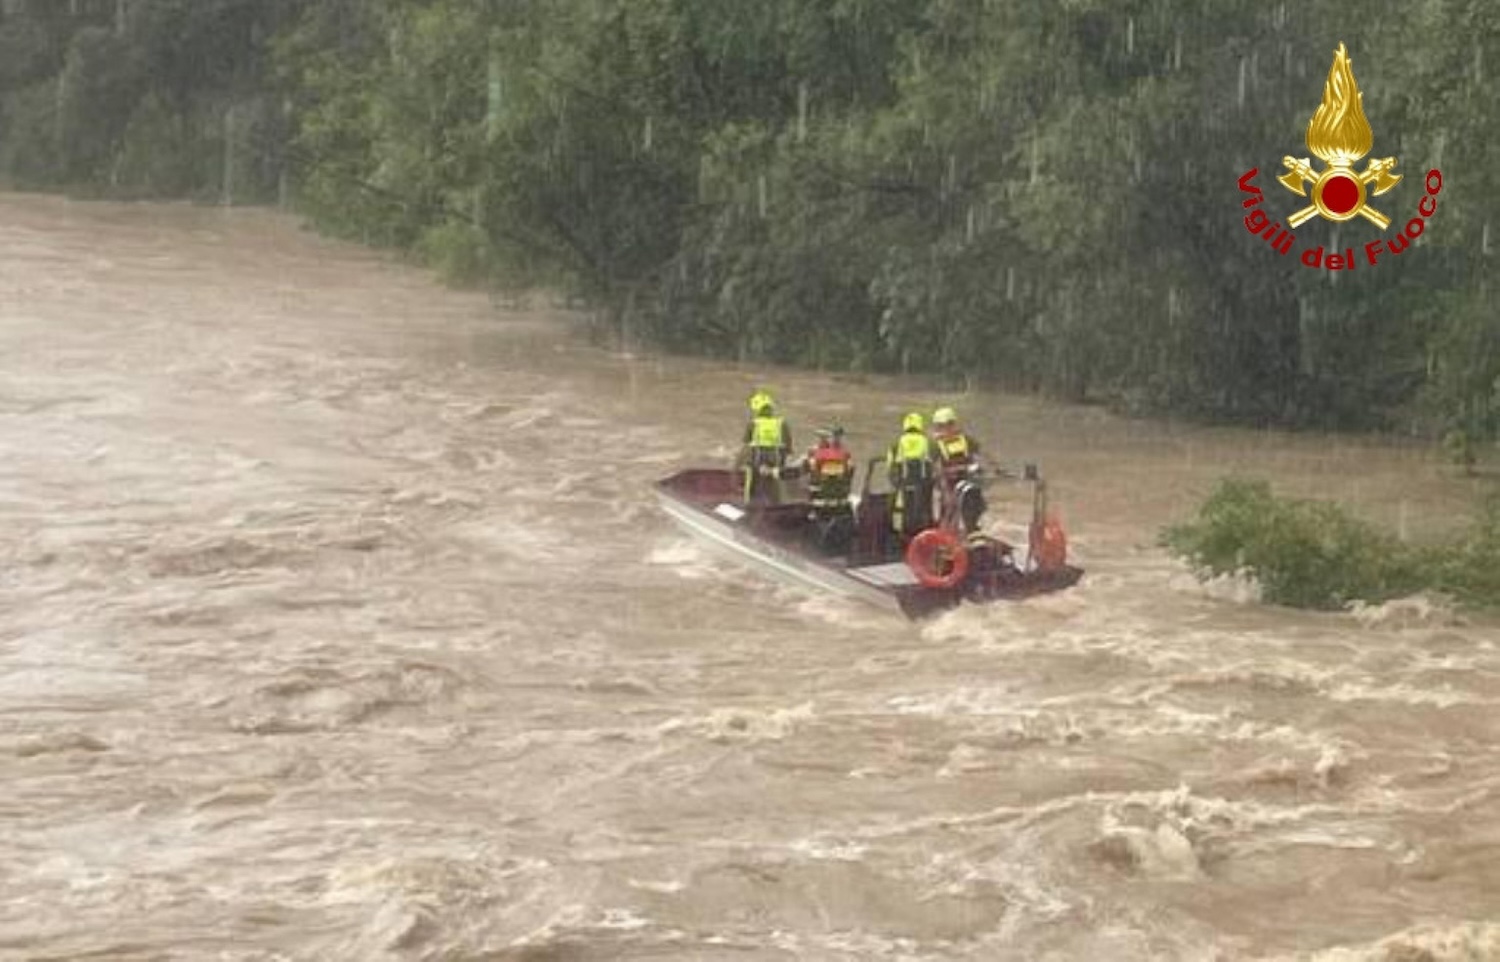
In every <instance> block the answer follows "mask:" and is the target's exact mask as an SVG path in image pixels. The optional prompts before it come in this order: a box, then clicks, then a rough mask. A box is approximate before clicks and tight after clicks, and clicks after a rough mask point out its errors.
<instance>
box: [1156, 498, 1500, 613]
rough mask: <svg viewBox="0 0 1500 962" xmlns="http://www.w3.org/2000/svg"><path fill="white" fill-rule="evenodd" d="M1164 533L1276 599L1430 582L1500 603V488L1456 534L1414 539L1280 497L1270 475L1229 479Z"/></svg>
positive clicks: (1322, 599) (1378, 594) (1336, 600)
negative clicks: (1189, 517) (1423, 542)
mask: <svg viewBox="0 0 1500 962" xmlns="http://www.w3.org/2000/svg"><path fill="white" fill-rule="evenodd" d="M1162 542H1163V544H1164V545H1166V546H1167V547H1169V548H1171V549H1172V551H1173V552H1174V553H1176V554H1178V555H1180V556H1181V557H1183V558H1185V559H1186V560H1188V561H1189V562H1190V563H1191V564H1193V565H1194V566H1195V567H1197V568H1198V569H1199V570H1200V571H1201V572H1202V573H1203V574H1205V575H1212V576H1218V575H1226V574H1246V575H1249V576H1251V577H1254V578H1255V579H1256V580H1257V581H1258V582H1259V584H1260V586H1261V590H1262V595H1263V597H1264V598H1265V600H1267V601H1270V602H1273V603H1275V604H1282V605H1289V606H1292V607H1297V608H1323V609H1338V608H1342V607H1345V606H1346V605H1348V604H1349V603H1350V602H1352V601H1365V602H1372V603H1375V602H1381V601H1387V600H1389V599H1392V598H1397V597H1401V596H1404V595H1410V594H1414V593H1416V592H1418V591H1424V590H1434V591H1439V592H1443V593H1446V594H1450V595H1452V596H1454V597H1456V598H1457V599H1459V600H1460V601H1463V602H1465V603H1468V604H1471V605H1475V606H1495V605H1500V497H1496V498H1492V499H1491V500H1490V501H1489V502H1488V503H1487V505H1486V506H1485V509H1484V511H1483V513H1482V514H1481V516H1480V518H1479V519H1478V520H1477V521H1476V523H1475V524H1474V525H1473V526H1472V528H1471V529H1470V530H1469V532H1467V533H1466V534H1465V535H1464V536H1462V537H1460V538H1459V539H1458V540H1457V541H1456V542H1454V543H1451V544H1446V545H1434V546H1411V545H1407V544H1405V543H1403V542H1401V541H1400V540H1399V539H1397V538H1395V537H1393V536H1391V535H1389V534H1386V533H1384V532H1381V531H1379V530H1377V529H1375V528H1373V527H1371V526H1370V525H1368V524H1365V523H1364V522H1361V521H1359V520H1358V519H1356V518H1353V517H1351V516H1350V515H1349V514H1347V513H1346V512H1345V511H1343V510H1342V509H1340V508H1339V507H1337V506H1335V505H1332V504H1328V503H1324V502H1317V501H1298V500H1290V499H1285V498H1278V497H1276V496H1274V495H1273V494H1272V493H1271V487H1270V485H1269V484H1268V483H1266V482H1264V481H1245V480H1227V481H1224V482H1222V483H1221V484H1220V485H1219V487H1218V489H1217V490H1215V491H1214V493H1213V494H1212V495H1211V496H1210V497H1209V498H1208V500H1207V501H1206V502H1205V503H1204V504H1203V506H1202V507H1201V508H1200V509H1199V512H1198V517H1197V519H1196V520H1194V521H1192V522H1189V523H1186V524H1182V525H1178V526H1175V527H1172V528H1169V529H1167V530H1166V531H1165V532H1164V533H1163V535H1162Z"/></svg>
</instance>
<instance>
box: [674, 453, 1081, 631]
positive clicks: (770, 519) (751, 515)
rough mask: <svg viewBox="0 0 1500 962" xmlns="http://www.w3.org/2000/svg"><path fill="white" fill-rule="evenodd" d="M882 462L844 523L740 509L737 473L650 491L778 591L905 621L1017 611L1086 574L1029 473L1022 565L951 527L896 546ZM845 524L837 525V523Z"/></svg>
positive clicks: (702, 471)
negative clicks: (786, 587)
mask: <svg viewBox="0 0 1500 962" xmlns="http://www.w3.org/2000/svg"><path fill="white" fill-rule="evenodd" d="M881 464H883V461H882V460H881V459H875V460H872V461H871V462H870V463H869V464H868V465H867V466H866V468H865V472H864V483H863V485H862V487H861V490H860V493H859V494H858V495H856V496H853V497H851V498H850V499H849V500H850V511H849V512H848V513H847V515H845V516H844V518H843V519H840V518H830V517H829V516H828V515H827V514H826V513H825V514H822V515H820V514H819V513H818V512H815V511H814V510H813V506H812V505H811V503H809V502H808V501H806V500H793V501H783V502H781V503H779V504H745V503H744V500H743V493H744V481H743V475H742V474H741V472H739V471H736V470H730V469H724V468H690V469H688V470H684V471H679V472H677V473H676V474H673V475H671V476H670V477H667V478H663V479H662V480H660V481H658V482H657V484H656V496H657V501H658V503H659V504H660V505H661V508H662V510H664V511H665V512H666V513H667V515H668V516H670V517H671V518H672V519H673V520H674V521H676V522H677V523H678V524H679V525H681V526H682V527H683V528H684V529H686V530H687V531H688V532H689V533H690V534H692V535H694V536H695V537H697V538H698V539H699V540H701V541H703V542H705V543H707V544H708V545H710V546H711V547H714V548H717V549H720V550H722V551H723V552H725V553H728V554H730V555H732V556H734V557H736V558H737V559H739V560H741V561H744V562H747V563H749V564H752V565H754V566H755V567H757V568H759V569H761V570H763V571H765V572H767V573H768V574H770V575H772V576H773V577H775V578H777V579H778V580H781V581H783V582H787V583H791V584H795V585H798V586H801V587H804V588H811V589H813V590H817V591H828V592H833V593H835V594H838V595H842V596H844V597H847V598H852V599H856V600H859V601H863V602H866V603H869V604H872V605H875V606H877V607H880V608H884V609H887V610H890V611H893V612H900V613H902V614H904V615H906V616H907V617H910V618H923V617H927V616H930V615H933V614H936V613H938V612H941V611H944V610H946V609H950V608H953V607H956V606H958V605H960V604H962V603H964V602H966V601H967V602H973V603H979V604H984V603H989V602H995V601H1016V600H1020V599H1024V598H1030V597H1034V596H1036V595H1040V594H1046V593H1049V592H1054V591H1060V590H1063V589H1065V588H1070V587H1072V586H1073V585H1075V584H1077V583H1078V580H1079V579H1080V578H1082V577H1083V573H1084V572H1083V569H1082V568H1079V567H1076V566H1074V565H1072V564H1069V563H1068V560H1067V538H1066V535H1065V534H1064V532H1063V530H1062V526H1061V524H1060V523H1059V521H1058V520H1057V517H1056V516H1055V514H1053V513H1052V512H1050V511H1049V510H1048V509H1047V499H1046V485H1045V483H1044V482H1043V481H1042V479H1041V478H1040V476H1039V475H1038V474H1037V472H1036V470H1035V467H1034V466H1033V465H1028V466H1027V469H1026V474H1025V480H1028V481H1030V482H1032V485H1033V487H1032V522H1031V525H1030V527H1029V535H1028V545H1027V549H1026V551H1025V556H1024V557H1020V558H1018V557H1017V551H1016V549H1015V548H1014V547H1013V546H1012V545H1010V544H1008V543H1006V542H1005V541H1003V540H1001V539H999V538H996V537H993V536H990V535H985V534H970V535H968V536H967V537H964V536H961V535H960V534H959V533H958V532H957V531H955V530H952V529H951V528H949V527H944V526H938V527H933V528H929V529H928V530H926V531H923V532H922V533H920V534H919V535H917V536H916V537H915V538H913V539H911V541H910V542H909V543H908V544H905V545H903V544H901V539H899V538H898V537H897V536H896V533H895V531H894V530H893V528H892V525H891V500H892V495H891V493H890V492H879V493H877V492H873V491H872V490H871V481H872V479H873V478H874V477H875V476H876V475H877V473H878V468H879V466H880V465H881ZM841 521H842V523H841Z"/></svg>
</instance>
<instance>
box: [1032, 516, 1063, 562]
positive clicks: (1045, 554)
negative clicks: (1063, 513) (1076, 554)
mask: <svg viewBox="0 0 1500 962" xmlns="http://www.w3.org/2000/svg"><path fill="white" fill-rule="evenodd" d="M1031 557H1032V558H1034V559H1035V560H1036V566H1037V568H1039V569H1040V570H1042V571H1056V570H1057V569H1058V568H1061V567H1063V566H1064V565H1065V564H1067V563H1068V536H1067V534H1066V533H1065V532H1064V531H1063V526H1062V522H1060V521H1058V520H1057V516H1056V515H1053V514H1049V515H1047V518H1046V520H1044V521H1042V522H1041V524H1033V525H1032V526H1031Z"/></svg>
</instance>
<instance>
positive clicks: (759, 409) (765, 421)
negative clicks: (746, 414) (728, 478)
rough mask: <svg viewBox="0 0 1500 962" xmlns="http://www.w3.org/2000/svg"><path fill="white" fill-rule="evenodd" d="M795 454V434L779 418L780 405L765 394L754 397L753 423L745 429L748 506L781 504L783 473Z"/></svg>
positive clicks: (743, 451) (743, 454) (743, 463)
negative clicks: (777, 407) (793, 452)
mask: <svg viewBox="0 0 1500 962" xmlns="http://www.w3.org/2000/svg"><path fill="white" fill-rule="evenodd" d="M791 451H792V431H791V428H789V427H787V423H786V420H785V419H784V418H780V417H777V416H776V402H775V400H773V399H772V397H771V395H769V394H767V393H766V392H765V391H756V392H755V394H753V395H751V397H750V423H749V424H747V425H745V440H744V447H743V448H742V449H741V451H740V458H739V460H740V464H741V466H742V467H743V469H744V472H745V495H744V496H745V503H746V504H752V503H758V504H765V503H770V504H778V503H780V501H781V473H782V470H783V469H784V468H785V467H786V459H787V456H788V455H789V454H790V453H791Z"/></svg>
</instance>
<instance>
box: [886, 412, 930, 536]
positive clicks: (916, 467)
mask: <svg viewBox="0 0 1500 962" xmlns="http://www.w3.org/2000/svg"><path fill="white" fill-rule="evenodd" d="M926 427H927V426H926V424H925V423H924V422H923V420H922V415H920V414H916V413H912V414H908V415H907V416H906V417H905V418H903V419H902V421H901V436H900V437H898V438H897V439H896V443H895V444H892V445H891V449H890V451H889V452H888V453H887V454H886V457H885V465H886V470H887V472H888V473H889V475H890V480H891V491H892V494H893V497H892V499H891V527H892V528H894V529H895V530H896V532H897V533H899V534H900V535H901V536H902V537H903V538H906V539H909V538H912V537H914V536H916V534H917V533H918V532H920V531H922V530H924V529H926V528H929V527H931V526H932V487H933V481H934V480H935V477H936V470H935V469H936V464H935V458H934V457H933V450H932V443H931V442H930V441H929V440H928V438H927V433H926Z"/></svg>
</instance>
